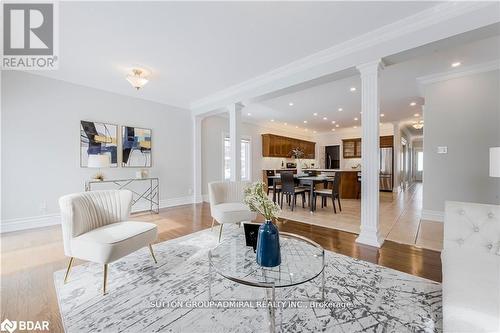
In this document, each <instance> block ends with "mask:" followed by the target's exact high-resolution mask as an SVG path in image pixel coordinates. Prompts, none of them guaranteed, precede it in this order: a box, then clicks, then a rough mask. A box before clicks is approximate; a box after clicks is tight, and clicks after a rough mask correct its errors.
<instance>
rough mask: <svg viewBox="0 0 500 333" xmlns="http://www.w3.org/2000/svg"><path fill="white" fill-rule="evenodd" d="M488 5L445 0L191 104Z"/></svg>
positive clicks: (207, 103) (211, 101)
mask: <svg viewBox="0 0 500 333" xmlns="http://www.w3.org/2000/svg"><path fill="white" fill-rule="evenodd" d="M488 6H497V4H496V3H492V2H445V3H441V4H438V5H436V6H433V7H431V8H428V9H426V10H423V11H420V12H418V13H416V14H414V15H411V16H408V17H405V18H403V19H401V20H398V21H396V22H393V23H390V24H388V25H385V26H382V27H380V28H377V29H375V30H372V31H370V32H368V33H365V34H362V35H360V36H357V37H355V38H353V39H350V40H347V41H345V42H342V43H339V44H336V45H334V46H332V47H330V48H327V49H325V50H322V51H319V52H317V53H313V54H311V55H309V56H306V57H304V58H301V59H299V60H296V61H293V62H291V63H289V64H287V65H284V66H281V67H278V68H276V69H274V70H271V71H269V72H267V73H265V74H262V75H259V76H256V77H254V78H252V79H249V80H246V81H243V82H241V83H239V84H236V85H233V86H230V87H228V88H226V89H223V90H221V91H219V92H216V93H215V94H212V95H209V96H207V97H205V98H202V99H200V100H197V101H194V102H192V103H191V104H190V108H191V111H192V113H193V114H202V113H205V112H208V111H210V110H211V108H216V107H219V106H220V105H219V104H227V103H231V102H233V103H234V102H238V101H239V99H241V98H243V97H242V96H243V95H244V93H246V92H249V91H253V90H254V91H259V88H261V87H262V86H264V85H272V84H273V82H275V81H277V80H280V79H285V78H287V77H290V76H293V75H298V74H301V73H303V72H304V71H306V70H311V69H312V68H314V67H317V66H321V65H325V64H328V63H330V62H332V61H334V60H339V59H341V58H345V57H348V56H349V55H352V54H353V53H355V52H360V51H366V50H368V49H370V48H372V47H374V46H377V45H380V44H383V43H387V42H389V41H392V40H395V39H396V38H401V37H404V36H406V35H409V34H411V33H414V32H417V31H420V30H425V29H428V28H429V27H431V26H433V25H436V24H439V23H443V22H446V21H449V20H451V19H453V18H456V17H458V16H461V15H464V14H467V13H471V12H474V11H477V10H480V9H484V8H486V7H488ZM344 67H345V65H344ZM344 69H345V68H344Z"/></svg>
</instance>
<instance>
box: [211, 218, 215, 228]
mask: <svg viewBox="0 0 500 333" xmlns="http://www.w3.org/2000/svg"><path fill="white" fill-rule="evenodd" d="M214 224H215V219H212V227H211V228H210V231H213V230H214Z"/></svg>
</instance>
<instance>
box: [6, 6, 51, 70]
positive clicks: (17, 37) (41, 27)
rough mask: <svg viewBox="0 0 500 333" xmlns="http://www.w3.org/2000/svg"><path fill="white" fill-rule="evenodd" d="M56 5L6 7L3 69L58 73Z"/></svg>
mask: <svg viewBox="0 0 500 333" xmlns="http://www.w3.org/2000/svg"><path fill="white" fill-rule="evenodd" d="M56 9H57V6H56V4H55V3H4V4H3V18H4V20H3V59H2V68H3V69H22V70H26V69H56V66H57V60H58V59H57V54H56V52H55V51H56V49H57V47H56V46H57V43H56V42H57V39H56V37H57V34H56V32H57V28H58V26H57V20H56V19H57V17H56V14H57V11H56Z"/></svg>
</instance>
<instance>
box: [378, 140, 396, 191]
mask: <svg viewBox="0 0 500 333" xmlns="http://www.w3.org/2000/svg"><path fill="white" fill-rule="evenodd" d="M393 164H394V159H393V150H392V147H391V148H380V190H381V191H392V186H393Z"/></svg>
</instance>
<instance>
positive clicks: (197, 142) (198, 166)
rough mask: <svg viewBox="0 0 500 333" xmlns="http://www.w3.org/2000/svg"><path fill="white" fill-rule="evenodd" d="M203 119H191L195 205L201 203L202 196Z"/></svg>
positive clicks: (195, 117) (196, 117)
mask: <svg viewBox="0 0 500 333" xmlns="http://www.w3.org/2000/svg"><path fill="white" fill-rule="evenodd" d="M202 120H203V117H199V116H194V117H193V145H194V149H193V151H194V154H193V161H194V163H193V166H194V170H193V172H194V180H193V186H194V193H193V201H194V202H195V203H199V202H202V201H203V196H202V183H201V178H202V172H201V170H202V163H203V161H202V159H201V142H202V140H201V125H202Z"/></svg>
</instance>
